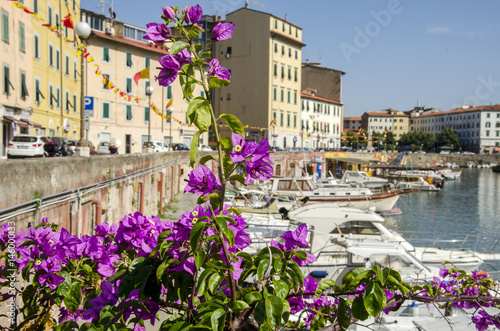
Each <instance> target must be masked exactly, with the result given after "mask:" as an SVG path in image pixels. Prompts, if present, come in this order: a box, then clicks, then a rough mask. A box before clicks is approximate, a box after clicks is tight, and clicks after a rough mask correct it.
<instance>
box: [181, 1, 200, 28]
mask: <svg viewBox="0 0 500 331" xmlns="http://www.w3.org/2000/svg"><path fill="white" fill-rule="evenodd" d="M186 8H187V7H186ZM202 16H203V10H202V9H201V6H200V5H196V6H189V9H188V10H185V13H184V21H186V23H191V24H196V23H198V21H199V20H200V19H201V17H202Z"/></svg>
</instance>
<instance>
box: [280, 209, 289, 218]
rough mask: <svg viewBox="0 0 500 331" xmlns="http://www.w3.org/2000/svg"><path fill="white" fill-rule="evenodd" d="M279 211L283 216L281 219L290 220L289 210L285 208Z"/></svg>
mask: <svg viewBox="0 0 500 331" xmlns="http://www.w3.org/2000/svg"><path fill="white" fill-rule="evenodd" d="M278 211H279V213H280V214H281V219H284V220H287V219H288V209H286V208H285V207H281V208H280V209H279V210H278Z"/></svg>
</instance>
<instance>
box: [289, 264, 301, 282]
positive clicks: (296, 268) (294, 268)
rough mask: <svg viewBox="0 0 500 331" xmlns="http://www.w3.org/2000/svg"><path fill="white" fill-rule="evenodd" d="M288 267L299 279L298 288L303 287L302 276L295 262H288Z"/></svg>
mask: <svg viewBox="0 0 500 331" xmlns="http://www.w3.org/2000/svg"><path fill="white" fill-rule="evenodd" d="M288 267H290V268H291V269H292V270H293V272H294V273H295V274H296V275H297V277H298V279H299V283H300V286H301V287H303V286H304V274H303V273H302V270H301V269H300V267H299V265H298V264H297V262H294V261H289V262H288Z"/></svg>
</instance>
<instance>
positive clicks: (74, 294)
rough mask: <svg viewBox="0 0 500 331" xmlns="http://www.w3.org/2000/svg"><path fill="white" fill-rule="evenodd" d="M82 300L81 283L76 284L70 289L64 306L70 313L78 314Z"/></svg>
mask: <svg viewBox="0 0 500 331" xmlns="http://www.w3.org/2000/svg"><path fill="white" fill-rule="evenodd" d="M81 300H82V288H81V287H80V283H79V282H74V283H73V284H71V286H70V288H69V291H68V295H67V296H66V297H65V298H64V304H65V305H66V308H68V310H69V311H72V312H73V313H76V312H77V311H78V308H79V307H80V301H81Z"/></svg>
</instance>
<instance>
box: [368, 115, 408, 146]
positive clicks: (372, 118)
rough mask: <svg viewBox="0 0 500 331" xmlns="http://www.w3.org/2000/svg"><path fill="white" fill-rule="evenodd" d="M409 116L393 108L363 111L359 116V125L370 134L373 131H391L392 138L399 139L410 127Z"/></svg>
mask: <svg viewBox="0 0 500 331" xmlns="http://www.w3.org/2000/svg"><path fill="white" fill-rule="evenodd" d="M409 124H410V116H409V115H407V114H405V113H403V112H400V111H398V110H394V109H391V108H389V109H386V110H381V111H372V112H365V113H364V114H363V115H362V116H361V126H362V127H363V129H364V130H365V131H366V132H368V134H369V135H370V136H371V135H372V134H373V132H378V133H384V132H385V131H386V132H389V131H392V132H393V133H394V138H395V139H399V138H401V137H402V136H403V134H405V133H407V132H408V131H409V129H410V127H409Z"/></svg>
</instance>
